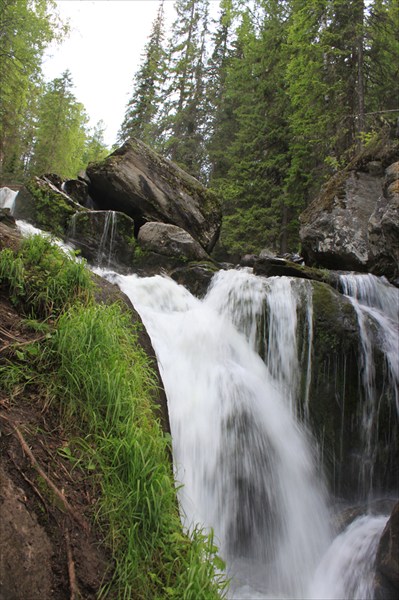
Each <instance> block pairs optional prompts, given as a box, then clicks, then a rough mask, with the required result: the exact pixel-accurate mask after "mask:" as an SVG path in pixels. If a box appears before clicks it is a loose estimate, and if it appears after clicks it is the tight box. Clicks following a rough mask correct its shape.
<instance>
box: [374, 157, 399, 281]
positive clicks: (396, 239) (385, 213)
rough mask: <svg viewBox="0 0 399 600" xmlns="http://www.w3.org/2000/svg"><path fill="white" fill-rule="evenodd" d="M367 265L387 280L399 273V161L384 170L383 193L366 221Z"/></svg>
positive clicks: (393, 278) (394, 277)
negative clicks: (367, 221) (367, 240)
mask: <svg viewBox="0 0 399 600" xmlns="http://www.w3.org/2000/svg"><path fill="white" fill-rule="evenodd" d="M368 238H369V265H370V271H372V272H373V273H375V274H376V275H385V276H387V277H388V278H389V279H390V280H391V281H394V280H395V279H396V278H397V277H398V276H399V162H396V163H394V164H392V165H391V166H390V167H389V168H388V169H387V170H386V172H385V182H384V193H383V194H381V196H380V197H379V199H378V201H377V204H376V207H375V210H374V212H373V213H372V215H371V216H370V220H369V223H368Z"/></svg>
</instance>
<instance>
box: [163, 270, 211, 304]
mask: <svg viewBox="0 0 399 600" xmlns="http://www.w3.org/2000/svg"><path fill="white" fill-rule="evenodd" d="M217 271H218V268H217V267H216V266H215V265H214V264H213V263H210V262H203V263H200V264H198V263H196V264H189V265H187V266H184V267H179V268H177V269H174V270H173V271H172V272H171V274H170V276H171V278H172V279H174V281H176V282H177V283H179V284H180V285H183V286H184V287H185V288H187V289H188V290H189V291H190V292H191V293H192V294H193V295H194V296H196V297H197V298H203V297H204V296H205V294H206V292H207V290H208V287H209V284H210V282H211V280H212V277H213V276H214V274H215V273H216V272H217Z"/></svg>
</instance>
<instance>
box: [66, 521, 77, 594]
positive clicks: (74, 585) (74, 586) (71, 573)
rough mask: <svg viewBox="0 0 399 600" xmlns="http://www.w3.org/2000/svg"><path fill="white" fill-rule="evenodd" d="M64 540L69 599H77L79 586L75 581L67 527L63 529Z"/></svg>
mask: <svg viewBox="0 0 399 600" xmlns="http://www.w3.org/2000/svg"><path fill="white" fill-rule="evenodd" d="M65 542H66V549H67V557H68V575H69V589H70V592H71V595H70V600H78V598H80V593H79V587H78V584H77V581H76V572H75V563H74V560H73V554H72V546H71V539H70V537H69V531H68V529H66V530H65Z"/></svg>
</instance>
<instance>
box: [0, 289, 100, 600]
mask: <svg viewBox="0 0 399 600" xmlns="http://www.w3.org/2000/svg"><path fill="white" fill-rule="evenodd" d="M39 335H40V334H38V333H35V332H32V330H31V329H28V328H27V327H26V326H25V325H24V321H23V317H22V315H20V314H19V313H18V312H17V311H16V310H15V308H14V307H13V306H12V304H11V303H10V301H9V298H8V297H7V294H6V293H5V292H4V290H1V289H0V359H4V358H5V359H7V353H8V351H9V348H10V346H12V345H13V344H16V343H17V344H18V345H19V348H23V345H24V344H28V343H29V342H32V341H34V340H35V339H36V338H37V337H38V336H39ZM1 388H2V386H0V427H1V429H0V477H1V486H0V599H1V600H39V599H40V600H47V599H50V598H51V599H57V600H58V599H59V600H64V599H65V600H66V599H68V600H77V599H78V598H87V599H92V598H93V599H94V598H96V597H97V593H98V591H99V589H100V587H101V586H102V584H103V583H104V580H105V579H106V577H107V573H110V572H111V570H112V565H111V561H110V557H109V555H108V554H107V552H106V551H105V549H104V543H103V539H102V535H101V531H100V530H99V527H98V525H97V526H96V525H95V524H94V513H95V506H96V499H97V497H98V494H99V490H98V487H97V486H96V484H95V478H94V476H92V477H88V476H87V471H83V470H82V469H80V468H79V467H78V466H76V465H74V464H73V462H71V460H68V458H67V457H65V456H62V451H63V449H64V448H65V447H66V446H67V443H68V439H69V437H70V435H71V431H68V432H65V431H64V429H63V426H62V424H61V419H60V415H59V412H58V410H57V407H56V406H54V403H49V402H48V399H47V398H45V397H43V395H42V392H41V391H40V389H39V388H38V389H35V386H28V388H25V389H22V388H21V389H20V390H19V391H17V393H16V394H15V395H14V397H12V398H10V397H9V396H8V395H6V394H5V393H4V391H2V389H1Z"/></svg>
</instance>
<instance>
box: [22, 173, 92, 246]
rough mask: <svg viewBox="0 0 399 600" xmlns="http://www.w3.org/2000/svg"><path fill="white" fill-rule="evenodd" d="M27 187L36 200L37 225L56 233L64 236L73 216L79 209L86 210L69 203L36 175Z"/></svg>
mask: <svg viewBox="0 0 399 600" xmlns="http://www.w3.org/2000/svg"><path fill="white" fill-rule="evenodd" d="M26 189H27V190H28V192H29V193H30V194H31V196H32V197H33V200H34V204H35V222H36V225H37V226H38V227H40V228H41V229H45V230H46V231H49V232H51V233H54V234H56V235H60V236H63V235H64V234H65V233H66V231H67V229H68V223H69V221H70V219H71V217H72V216H73V215H74V214H75V213H76V212H77V211H85V210H86V209H85V208H83V207H79V206H78V205H75V204H74V203H72V202H71V203H69V202H68V200H67V199H66V198H65V197H64V196H63V195H62V194H60V193H57V192H56V191H54V190H52V189H51V187H50V186H48V185H47V184H46V183H45V182H43V181H41V180H40V179H38V178H36V177H35V178H33V179H31V180H29V181H28V182H27V184H26Z"/></svg>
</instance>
